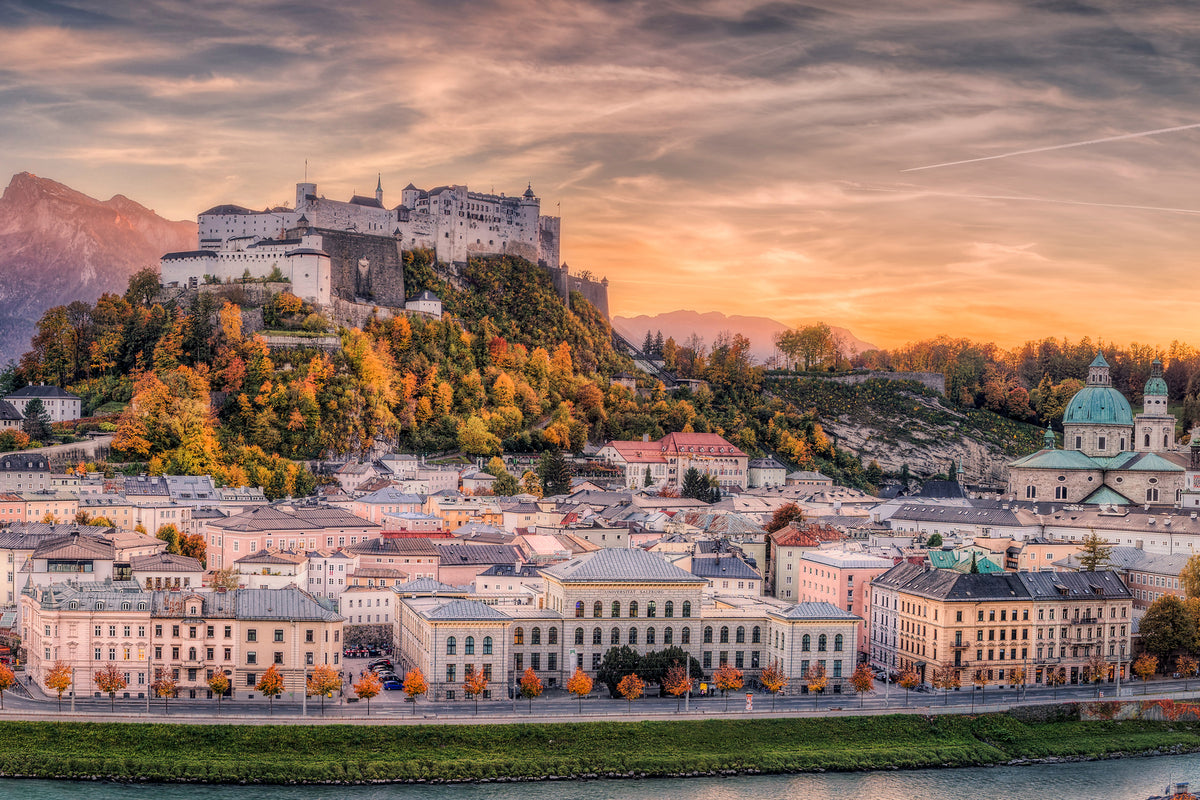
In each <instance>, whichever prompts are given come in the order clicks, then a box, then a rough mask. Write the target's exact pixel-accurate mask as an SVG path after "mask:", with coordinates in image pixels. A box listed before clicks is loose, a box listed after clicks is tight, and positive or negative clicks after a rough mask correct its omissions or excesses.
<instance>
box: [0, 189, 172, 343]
mask: <svg viewBox="0 0 1200 800" xmlns="http://www.w3.org/2000/svg"><path fill="white" fill-rule="evenodd" d="M195 247H196V224H195V223H194V222H172V221H170V220H166V219H163V218H162V217H160V216H158V215H157V214H155V213H154V212H153V211H151V210H150V209H148V208H146V207H144V206H142V205H140V204H138V203H136V202H134V201H133V200H130V199H129V198H127V197H124V196H122V195H116V196H114V197H113V198H112V199H110V200H96V199H94V198H91V197H88V196H87V195H85V194H82V193H80V192H77V191H75V190H74V189H71V188H70V187H68V186H64V185H63V184H61V183H57V182H55V181H52V180H48V179H46V178H39V177H37V176H36V175H32V174H30V173H28V172H22V173H19V174H17V175H14V176H13V178H12V180H11V181H10V182H9V184H8V188H7V189H5V190H4V195H3V197H0V363H3V362H6V361H8V360H9V359H16V358H18V357H19V356H20V354H21V353H22V352H24V351H25V350H26V349H28V345H29V338H30V336H32V335H33V332H34V329H35V325H36V322H37V320H38V318H39V317H40V316H41V315H42V313H43V312H44V311H45V310H46V309H48V308H51V307H52V306H56V305H62V304H65V303H70V302H71V301H73V300H84V301H87V302H89V303H91V302H95V300H96V298H98V297H99V296H100V295H101V294H103V293H104V292H123V291H124V290H125V287H126V285H127V283H128V281H129V276H130V275H132V274H133V273H134V272H137V271H138V270H139V269H142V268H144V267H156V266H157V264H158V259H159V256H161V255H162V254H163V253H167V252H171V251H173V250H192V249H195Z"/></svg>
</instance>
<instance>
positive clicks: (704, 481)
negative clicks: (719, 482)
mask: <svg viewBox="0 0 1200 800" xmlns="http://www.w3.org/2000/svg"><path fill="white" fill-rule="evenodd" d="M711 488H712V487H711V486H710V485H709V483H708V478H707V476H705V475H704V474H703V473H702V472H700V470H698V469H696V468H695V467H688V468H687V471H686V472H684V473H683V484H682V485H681V486H680V488H679V496H680V497H690V498H692V499H693V500H703V501H704V502H706V503H707V502H709V501H710V500H711V497H712V491H711Z"/></svg>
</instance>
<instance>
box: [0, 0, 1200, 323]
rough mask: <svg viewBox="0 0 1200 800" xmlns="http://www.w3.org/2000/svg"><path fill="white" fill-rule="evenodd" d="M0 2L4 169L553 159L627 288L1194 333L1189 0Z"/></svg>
mask: <svg viewBox="0 0 1200 800" xmlns="http://www.w3.org/2000/svg"><path fill="white" fill-rule="evenodd" d="M0 11H3V12H4V13H0V20H3V21H2V22H0V102H3V103H4V106H5V114H4V115H2V116H0V141H2V142H3V143H4V147H3V148H0V170H7V171H9V172H10V173H11V172H16V171H19V170H24V169H30V170H33V171H35V172H39V173H43V174H46V175H47V176H49V177H53V178H56V179H58V180H62V181H65V182H67V183H69V184H71V185H73V186H76V187H77V188H79V189H81V190H84V191H87V192H89V193H91V194H95V195H100V196H108V195H110V194H112V193H114V192H117V191H120V192H123V193H125V194H128V195H130V196H132V197H135V198H137V199H139V200H142V201H143V202H146V203H147V204H149V205H151V206H153V207H155V208H157V209H158V210H159V211H160V212H162V213H167V214H169V215H170V216H172V217H175V218H185V217H191V216H194V214H195V213H196V211H197V210H199V209H201V208H204V207H207V206H209V205H213V204H215V203H218V202H238V203H242V204H245V205H251V206H263V205H267V204H274V203H279V202H282V201H284V200H286V198H288V197H290V196H291V195H292V193H293V184H294V183H295V182H296V181H297V180H299V179H300V177H301V171H302V169H303V164H304V161H305V159H307V160H308V162H309V164H310V175H311V176H313V177H314V178H315V180H317V181H318V183H319V191H321V192H322V193H324V194H326V195H327V196H330V197H339V196H348V195H349V194H350V193H351V192H352V191H355V190H358V191H364V190H365V189H366V188H369V187H371V186H373V184H374V176H375V174H376V172H382V173H383V180H384V188H385V191H387V192H388V193H389V197H391V198H395V197H396V194H395V193H396V192H397V190H398V189H399V187H401V186H403V185H404V184H406V183H408V182H409V181H410V180H411V181H413V182H415V183H417V184H418V185H426V186H432V185H436V184H441V183H447V182H455V183H466V184H468V185H471V186H473V187H477V188H482V189H492V188H495V189H496V190H497V191H509V192H512V191H520V190H522V189H523V188H524V186H525V183H526V181H532V182H533V184H534V189H535V190H537V191H538V192H539V193H540V194H541V195H542V198H543V203H544V206H546V207H548V208H550V209H553V208H554V207H555V204H557V203H559V202H561V204H562V213H563V217H564V219H563V231H564V241H563V248H564V255H565V257H566V260H567V261H568V262H569V263H570V264H571V265H572V267H574V268H577V269H582V268H587V269H590V270H592V271H593V272H596V273H599V274H605V275H607V276H608V277H609V278H610V280H611V286H610V291H611V293H612V306H613V308H614V309H615V310H616V311H617V312H618V313H626V314H636V313H647V312H649V313H653V312H655V311H662V310H670V309H671V308H673V307H690V308H699V309H702V310H706V309H721V310H724V311H727V312H729V313H743V314H765V315H769V316H774V317H776V318H779V319H781V320H784V321H789V322H790V321H795V320H801V319H807V320H811V319H813V318H820V317H827V318H829V319H830V321H832V322H835V323H838V324H843V325H846V326H848V327H850V328H851V329H853V330H854V331H855V333H856V334H858V335H859V336H861V337H863V338H866V339H870V340H872V341H878V342H880V343H884V344H887V343H897V342H899V341H903V340H905V339H909V338H915V337H920V336H927V335H933V334H936V333H938V332H952V333H955V334H959V335H969V336H973V337H976V338H980V339H997V340H1000V341H1004V342H1015V341H1019V340H1021V339H1024V338H1026V337H1034V336H1037V337H1040V336H1044V335H1068V336H1079V335H1083V334H1090V335H1093V336H1096V335H1102V336H1105V337H1107V338H1110V339H1133V338H1139V339H1141V340H1147V339H1151V340H1154V341H1164V342H1165V341H1169V340H1170V339H1173V338H1184V339H1186V338H1189V337H1190V338H1191V339H1193V340H1195V341H1200V330H1197V323H1195V321H1194V314H1193V313H1192V312H1191V310H1190V309H1189V308H1188V307H1187V306H1186V305H1181V304H1176V303H1170V302H1167V301H1165V300H1164V298H1163V294H1164V292H1163V287H1164V286H1172V285H1179V286H1186V285H1189V279H1190V277H1191V262H1192V255H1191V254H1192V253H1193V252H1194V251H1195V243H1196V241H1197V240H1198V239H1200V220H1198V219H1195V216H1196V215H1195V211H1194V209H1195V208H1196V204H1195V203H1194V202H1193V198H1194V197H1195V196H1196V186H1197V185H1200V168H1197V167H1196V164H1197V163H1200V128H1198V127H1197V126H1198V125H1200V123H1192V122H1191V120H1192V119H1195V112H1194V108H1193V105H1194V103H1193V99H1192V98H1193V96H1194V86H1195V85H1196V83H1197V80H1198V79H1200V74H1198V73H1200V65H1197V64H1196V63H1195V61H1194V58H1193V54H1194V53H1195V52H1196V51H1197V50H1200V24H1198V23H1197V22H1196V19H1195V17H1194V13H1193V9H1191V8H1190V7H1189V6H1187V5H1186V4H1184V3H1182V2H1162V3H1157V4H1154V5H1152V6H1146V7H1138V8H1129V7H1128V6H1127V4H1122V3H1119V2H1117V0H1078V1H1077V2H1052V1H1050V0H1036V1H1035V0H1031V1H1030V2H1027V3H1014V2H1011V1H1010V0H1003V2H1002V1H1001V0H980V2H974V3H967V4H963V3H951V2H948V0H936V1H935V0H895V1H894V2H888V3H886V4H879V3H877V2H873V1H872V0H813V1H812V2H805V3H800V2H797V3H791V2H772V1H771V0H761V1H756V0H692V1H690V2H683V0H670V1H668V2H663V0H630V2H621V3H616V2H606V1H605V0H541V1H540V2H537V3H534V2H532V0H478V1H477V2H471V3H466V2H443V3H437V4H433V3H419V2H416V1H415V0H407V1H406V2H399V3H395V2H383V0H378V1H377V2H365V3H353V4H347V5H345V7H337V8H335V7H333V6H332V5H331V4H328V3H315V2H311V0H289V2H282V0H267V1H265V2H262V3H237V2H232V0H201V1H199V2H196V1H195V0H192V1H190V2H185V0H152V2H149V3H147V2H135V0H108V1H107V2H100V0H75V1H74V2H71V3H66V2H61V3H54V2H33V0H28V2H15V1H14V0H8V1H7V2H5V0H0ZM1130 132H1132V133H1130ZM913 165H918V166H916V167H914V166H913ZM920 165H924V166H920ZM933 167H940V168H939V169H934V168H933ZM905 170H908V172H907V174H906V176H905V178H904V180H905V181H906V183H903V184H900V183H898V182H897V180H896V179H897V176H898V173H900V172H902V171H905ZM1148 269H1152V270H1153V274H1154V279H1153V280H1147V272H1148Z"/></svg>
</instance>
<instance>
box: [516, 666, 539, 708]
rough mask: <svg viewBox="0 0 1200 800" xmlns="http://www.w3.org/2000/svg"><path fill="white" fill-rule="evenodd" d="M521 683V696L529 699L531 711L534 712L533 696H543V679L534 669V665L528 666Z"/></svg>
mask: <svg viewBox="0 0 1200 800" xmlns="http://www.w3.org/2000/svg"><path fill="white" fill-rule="evenodd" d="M520 685H521V696H522V697H524V698H526V699H527V700H529V712H530V713H533V698H535V697H541V696H542V679H541V678H539V677H538V676H537V673H536V672H534V671H533V667H526V669H525V672H524V673H523V674H522V675H521V684H520Z"/></svg>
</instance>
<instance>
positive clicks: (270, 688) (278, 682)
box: [254, 664, 283, 715]
mask: <svg viewBox="0 0 1200 800" xmlns="http://www.w3.org/2000/svg"><path fill="white" fill-rule="evenodd" d="M254 688H255V689H256V690H257V691H259V692H261V693H262V694H264V695H266V696H267V698H268V699H269V702H270V705H269V707H268V708H269V711H268V713H269V714H271V715H274V713H275V699H276V698H277V697H279V695H281V694H283V676H282V675H280V674H279V669H278V668H277V667H276V666H275V665H274V664H272V665H271V666H269V667H267V671H266V672H264V673H263V674H262V677H261V678H259V679H258V683H256V684H254Z"/></svg>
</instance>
